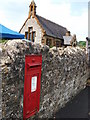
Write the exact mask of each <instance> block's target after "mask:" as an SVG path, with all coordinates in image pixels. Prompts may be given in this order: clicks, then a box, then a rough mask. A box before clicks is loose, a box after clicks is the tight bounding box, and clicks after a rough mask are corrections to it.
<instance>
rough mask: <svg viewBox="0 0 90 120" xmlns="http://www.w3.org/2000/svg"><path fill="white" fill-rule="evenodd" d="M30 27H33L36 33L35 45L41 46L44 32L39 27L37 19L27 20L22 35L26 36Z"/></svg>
mask: <svg viewBox="0 0 90 120" xmlns="http://www.w3.org/2000/svg"><path fill="white" fill-rule="evenodd" d="M28 27H32V28H33V31H35V32H36V35H35V43H39V44H41V41H42V37H43V32H42V29H41V27H40V26H39V25H38V23H37V21H36V19H35V18H30V19H28V20H27V22H26V23H25V26H24V27H23V29H22V30H21V31H20V33H21V34H25V32H28Z"/></svg>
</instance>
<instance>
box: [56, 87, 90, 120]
mask: <svg viewBox="0 0 90 120" xmlns="http://www.w3.org/2000/svg"><path fill="white" fill-rule="evenodd" d="M55 118H56V119H57V118H59V119H60V120H61V118H63V119H62V120H65V119H66V118H67V119H66V120H73V119H74V120H78V119H79V120H81V119H82V120H90V87H86V88H85V89H84V90H82V91H81V92H80V93H79V94H78V95H77V96H76V97H75V98H74V99H73V100H71V101H70V102H69V103H67V104H66V106H65V107H64V108H62V109H61V110H59V111H58V112H57V113H56V115H55Z"/></svg>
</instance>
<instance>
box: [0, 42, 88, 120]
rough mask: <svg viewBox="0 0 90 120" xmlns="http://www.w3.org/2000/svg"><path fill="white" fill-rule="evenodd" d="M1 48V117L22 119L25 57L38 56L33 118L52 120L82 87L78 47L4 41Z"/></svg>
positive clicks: (84, 72) (84, 70) (82, 56)
mask: <svg viewBox="0 0 90 120" xmlns="http://www.w3.org/2000/svg"><path fill="white" fill-rule="evenodd" d="M0 47H1V48H2V56H1V66H2V116H3V118H19V119H20V118H22V117H23V107H22V103H23V87H24V66H25V55H26V54H32V53H33V54H42V77H41V96H40V110H39V113H38V114H36V116H35V117H38V118H50V117H53V116H54V114H55V113H56V111H57V110H58V109H60V108H61V107H63V106H65V104H66V103H67V102H68V101H70V99H72V98H73V97H74V96H75V95H76V94H77V93H79V92H80V91H81V90H82V89H84V88H85V86H86V81H87V79H88V77H89V71H88V66H87V58H86V53H85V51H84V50H82V49H80V48H79V47H76V48H73V47H66V48H57V49H56V48H54V47H53V48H49V47H48V46H41V45H38V44H32V43H27V42H25V41H22V40H13V41H8V42H7V43H6V44H4V45H3V44H2V45H0Z"/></svg>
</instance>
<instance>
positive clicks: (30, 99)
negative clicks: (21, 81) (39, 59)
mask: <svg viewBox="0 0 90 120" xmlns="http://www.w3.org/2000/svg"><path fill="white" fill-rule="evenodd" d="M38 75H39V74H38V73H37V74H33V75H28V76H27V83H28V86H27V96H26V116H27V118H28V116H30V115H31V114H33V113H34V112H36V111H37V106H38V103H37V99H38V89H37V87H38Z"/></svg>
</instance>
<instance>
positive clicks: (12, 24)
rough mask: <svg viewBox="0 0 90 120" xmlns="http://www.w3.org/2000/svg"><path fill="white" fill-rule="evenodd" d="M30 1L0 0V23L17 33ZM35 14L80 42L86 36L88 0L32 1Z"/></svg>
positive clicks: (24, 18) (23, 20) (26, 14)
mask: <svg viewBox="0 0 90 120" xmlns="http://www.w3.org/2000/svg"><path fill="white" fill-rule="evenodd" d="M31 1H32V0H0V23H1V24H3V25H5V26H6V27H8V28H10V29H12V30H15V31H19V30H20V28H21V27H22V25H23V23H24V22H25V20H26V18H27V17H28V12H29V5H30V3H31ZM34 1H35V3H36V5H37V10H36V12H37V14H38V15H40V16H42V17H45V18H47V19H49V20H51V21H53V22H55V23H58V24H60V25H62V26H64V27H66V28H67V29H68V30H69V31H71V34H72V35H73V34H76V35H77V40H78V41H82V40H85V38H86V37H87V36H88V0H34Z"/></svg>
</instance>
